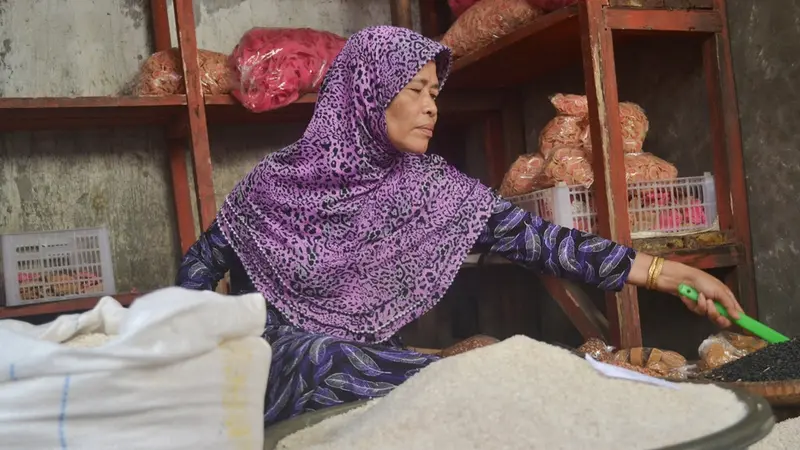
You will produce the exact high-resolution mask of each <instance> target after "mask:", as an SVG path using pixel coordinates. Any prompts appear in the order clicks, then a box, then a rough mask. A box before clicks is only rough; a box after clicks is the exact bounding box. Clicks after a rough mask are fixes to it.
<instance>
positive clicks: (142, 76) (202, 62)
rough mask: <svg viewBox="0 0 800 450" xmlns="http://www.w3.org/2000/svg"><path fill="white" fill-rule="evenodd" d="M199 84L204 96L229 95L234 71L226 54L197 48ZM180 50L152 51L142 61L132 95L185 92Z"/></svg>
mask: <svg viewBox="0 0 800 450" xmlns="http://www.w3.org/2000/svg"><path fill="white" fill-rule="evenodd" d="M197 63H198V65H199V66H200V84H201V85H202V87H203V93H204V94H206V95H219V94H228V93H230V92H231V90H232V89H233V86H234V79H235V76H234V73H233V70H231V69H230V67H228V56H227V55H225V54H222V53H217V52H212V51H209V50H200V49H198V50H197ZM182 74H183V69H182V68H181V57H180V51H179V50H178V49H177V48H171V49H169V50H164V51H160V52H156V53H153V54H152V55H151V56H150V57H149V58H147V60H146V61H145V62H144V64H142V68H141V69H140V70H139V75H138V76H137V78H136V80H135V84H134V86H133V95H140V96H154V95H173V94H185V93H186V87H185V86H184V84H183V75H182Z"/></svg>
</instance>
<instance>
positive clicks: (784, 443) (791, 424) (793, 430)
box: [750, 417, 800, 450]
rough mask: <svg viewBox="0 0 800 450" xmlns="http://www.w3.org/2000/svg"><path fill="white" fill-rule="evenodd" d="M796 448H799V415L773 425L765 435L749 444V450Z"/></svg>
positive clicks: (791, 449) (787, 449) (785, 449)
mask: <svg viewBox="0 0 800 450" xmlns="http://www.w3.org/2000/svg"><path fill="white" fill-rule="evenodd" d="M798 449H800V417H796V418H794V419H789V420H784V421H783V422H781V423H779V424H777V425H775V427H773V428H772V431H771V432H770V433H769V435H768V436H767V437H765V438H764V439H763V440H762V441H761V442H759V443H757V444H754V445H752V446H750V450H798Z"/></svg>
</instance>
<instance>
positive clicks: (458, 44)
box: [442, 0, 541, 58]
mask: <svg viewBox="0 0 800 450" xmlns="http://www.w3.org/2000/svg"><path fill="white" fill-rule="evenodd" d="M539 15H541V10H539V9H536V8H534V7H532V6H531V5H530V4H528V1H527V0H481V1H479V2H478V3H476V4H474V5H472V6H471V7H470V8H469V9H467V10H466V11H465V12H464V13H463V14H462V15H461V16H460V17H458V19H456V21H455V23H453V25H452V26H451V27H450V29H449V30H447V33H445V35H444V37H443V38H442V44H444V45H446V46H448V47H450V48H451V49H452V51H453V57H454V58H459V57H461V56H464V55H466V54H468V53H471V52H474V51H476V50H478V49H480V48H483V47H485V46H487V45H488V44H490V43H492V42H493V41H495V40H496V39H499V38H501V37H503V36H505V35H507V34H509V33H511V32H513V31H514V30H516V29H518V28H520V27H521V26H523V25H525V24H527V23H530V22H531V21H533V20H534V19H535V18H536V17H538V16H539Z"/></svg>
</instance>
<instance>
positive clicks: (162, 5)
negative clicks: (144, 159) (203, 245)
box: [150, 0, 197, 255]
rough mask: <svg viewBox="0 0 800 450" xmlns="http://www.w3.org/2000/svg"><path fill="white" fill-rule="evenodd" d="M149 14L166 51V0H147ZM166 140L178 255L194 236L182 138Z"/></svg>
mask: <svg viewBox="0 0 800 450" xmlns="http://www.w3.org/2000/svg"><path fill="white" fill-rule="evenodd" d="M150 13H151V15H152V19H153V21H152V24H153V25H152V26H153V41H155V47H156V51H157V52H161V51H166V50H169V49H170V48H172V38H171V37H170V30H169V14H168V11H167V0H150ZM165 139H166V141H167V151H168V152H169V166H170V175H171V178H172V201H173V202H174V204H175V220H176V222H177V223H178V241H179V242H180V246H181V255H183V254H184V253H185V252H186V251H187V250H189V247H190V246H191V245H192V244H193V243H194V241H195V239H196V238H197V235H196V233H195V228H194V222H195V220H194V215H193V214H192V198H191V192H190V191H191V188H190V187H189V174H188V173H187V170H186V146H185V145H184V140H183V139H179V138H175V137H172V136H170V135H169V132H167V133H165Z"/></svg>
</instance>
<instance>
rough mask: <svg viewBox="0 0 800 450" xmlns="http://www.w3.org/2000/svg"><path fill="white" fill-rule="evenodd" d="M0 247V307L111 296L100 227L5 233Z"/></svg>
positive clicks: (111, 274) (108, 258)
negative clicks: (0, 283)
mask: <svg viewBox="0 0 800 450" xmlns="http://www.w3.org/2000/svg"><path fill="white" fill-rule="evenodd" d="M0 245H2V249H3V274H4V281H5V294H6V306H19V305H27V304H32V303H44V302H53V301H59V300H68V299H74V298H82V297H92V296H102V295H110V294H114V293H116V286H115V284H114V267H113V264H112V262H111V245H110V243H109V239H108V231H106V230H105V229H104V228H87V229H80V230H68V231H50V232H42V233H20V234H6V235H3V236H2V237H1V238H0Z"/></svg>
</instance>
